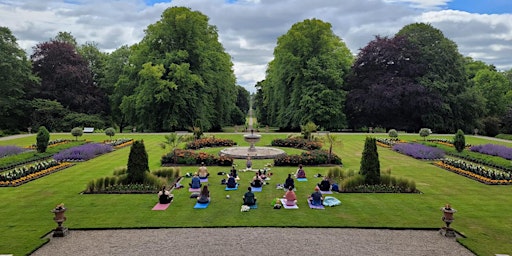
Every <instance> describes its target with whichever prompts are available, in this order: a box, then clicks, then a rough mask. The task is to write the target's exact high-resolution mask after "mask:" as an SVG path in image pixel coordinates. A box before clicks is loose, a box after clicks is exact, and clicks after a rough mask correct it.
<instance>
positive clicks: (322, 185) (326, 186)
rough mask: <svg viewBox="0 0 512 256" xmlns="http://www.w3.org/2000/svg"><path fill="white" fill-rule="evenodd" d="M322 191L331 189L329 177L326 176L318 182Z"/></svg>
mask: <svg viewBox="0 0 512 256" xmlns="http://www.w3.org/2000/svg"><path fill="white" fill-rule="evenodd" d="M317 185H318V188H320V191H330V190H331V182H330V181H329V177H327V176H325V177H324V178H323V179H322V181H320V183H318V184H317Z"/></svg>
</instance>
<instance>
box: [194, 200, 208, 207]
mask: <svg viewBox="0 0 512 256" xmlns="http://www.w3.org/2000/svg"><path fill="white" fill-rule="evenodd" d="M208 205H210V202H208V203H206V204H200V203H196V205H194V209H206V208H207V207H208Z"/></svg>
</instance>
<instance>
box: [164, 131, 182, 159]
mask: <svg viewBox="0 0 512 256" xmlns="http://www.w3.org/2000/svg"><path fill="white" fill-rule="evenodd" d="M183 141H184V138H183V136H180V135H178V134H177V133H175V132H173V133H171V134H169V135H165V141H164V143H163V144H161V146H162V148H163V149H165V147H166V145H169V147H171V150H172V154H173V156H174V163H175V164H176V163H178V156H177V155H176V149H178V146H179V145H180V143H181V142H183Z"/></svg>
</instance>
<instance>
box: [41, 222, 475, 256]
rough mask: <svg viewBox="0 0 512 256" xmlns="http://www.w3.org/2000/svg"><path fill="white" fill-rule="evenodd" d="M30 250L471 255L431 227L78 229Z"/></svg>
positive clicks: (71, 252)
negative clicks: (413, 228)
mask: <svg viewBox="0 0 512 256" xmlns="http://www.w3.org/2000/svg"><path fill="white" fill-rule="evenodd" d="M32 255H321V256H327V255H379V256H381V255H382V256H384V255H390V256H391V255H395V256H396V255H408V256H409V255H425V256H426V255H429V256H430V255H444V256H450V255H454V256H455V255H457V256H459V255H468V256H469V255H474V254H473V253H471V252H470V251H469V250H467V249H466V248H464V247H463V246H461V245H460V244H458V243H457V242H456V241H455V239H454V238H447V237H444V236H442V235H440V234H439V232H437V231H419V230H386V229H350V228H174V229H167V228H166V229H131V230H128V229H124V230H98V231H78V230H72V231H70V232H69V234H68V235H67V236H66V237H63V238H52V239H51V241H50V242H49V243H48V244H46V245H44V246H43V247H41V248H40V249H39V250H37V251H36V252H34V253H33V254H32Z"/></svg>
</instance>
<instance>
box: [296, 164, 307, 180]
mask: <svg viewBox="0 0 512 256" xmlns="http://www.w3.org/2000/svg"><path fill="white" fill-rule="evenodd" d="M295 177H297V178H306V172H305V171H304V169H302V164H299V169H297V172H296V173H295Z"/></svg>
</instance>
